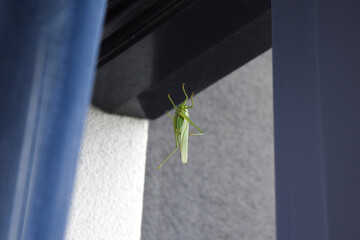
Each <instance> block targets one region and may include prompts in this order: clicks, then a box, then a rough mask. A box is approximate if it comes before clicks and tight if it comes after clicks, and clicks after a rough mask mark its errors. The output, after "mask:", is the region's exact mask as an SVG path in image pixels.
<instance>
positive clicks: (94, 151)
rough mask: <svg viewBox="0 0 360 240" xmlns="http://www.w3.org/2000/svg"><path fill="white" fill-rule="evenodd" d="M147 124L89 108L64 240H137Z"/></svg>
mask: <svg viewBox="0 0 360 240" xmlns="http://www.w3.org/2000/svg"><path fill="white" fill-rule="evenodd" d="M147 137H148V121H147V120H140V119H135V118H129V117H121V116H115V115H110V114H106V113H103V112H101V111H100V110H98V109H95V108H91V109H90V111H89V115H88V121H87V126H86V129H85V135H84V138H83V139H84V140H83V147H82V151H81V156H80V160H79V165H78V170H77V177H76V181H75V189H74V193H73V202H72V207H71V210H70V214H69V219H68V227H67V233H66V238H65V239H67V240H70V239H71V240H83V239H84V240H92V239H94V240H95V239H96V240H99V239H106V240H112V239H116V240H118V239H122V240H127V239H129V240H130V239H131V240H139V239H140V236H141V217H142V206H143V192H144V175H145V174H144V173H145V159H146V144H147Z"/></svg>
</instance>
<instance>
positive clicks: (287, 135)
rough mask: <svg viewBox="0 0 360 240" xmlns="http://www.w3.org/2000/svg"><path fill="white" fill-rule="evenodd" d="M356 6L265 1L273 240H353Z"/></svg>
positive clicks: (359, 162)
mask: <svg viewBox="0 0 360 240" xmlns="http://www.w3.org/2000/svg"><path fill="white" fill-rule="evenodd" d="M359 11H360V1H356V0H350V1H341V0H305V1H288V0H273V1H272V20H273V23H272V24H273V29H272V30H273V67H274V128H275V129H274V130H275V169H276V213H277V239H278V240H304V239H306V240H338V239H339V240H342V239H346V240H358V239H360V228H359V226H360V204H359V203H360V190H359V189H360V188H359V185H360V67H359V66H360V44H359V43H360V28H359V22H360V15H359Z"/></svg>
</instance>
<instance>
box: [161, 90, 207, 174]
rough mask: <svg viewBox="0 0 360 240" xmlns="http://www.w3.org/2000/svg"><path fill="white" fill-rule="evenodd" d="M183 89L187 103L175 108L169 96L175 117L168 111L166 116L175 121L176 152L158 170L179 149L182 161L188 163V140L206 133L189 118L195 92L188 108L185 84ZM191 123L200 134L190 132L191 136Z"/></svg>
mask: <svg viewBox="0 0 360 240" xmlns="http://www.w3.org/2000/svg"><path fill="white" fill-rule="evenodd" d="M182 89H183V91H184V94H185V97H186V98H185V101H184V102H183V103H182V104H180V105H179V106H175V104H174V102H173V100H172V99H171V97H170V94H168V98H169V99H170V101H171V103H172V105H173V106H174V108H175V111H176V112H175V116H174V117H173V116H171V115H170V114H169V113H168V112H167V111H166V114H167V115H169V116H170V117H171V118H172V119H173V127H174V135H175V149H174V151H172V152H171V153H170V154H169V156H167V157H166V158H165V160H164V161H162V163H160V165H159V166H158V167H157V168H156V169H159V168H160V167H161V166H162V165H163V164H164V163H165V162H166V161H167V160H168V159H169V158H170V157H171V155H173V154H174V152H176V150H177V149H178V147H179V152H180V157H181V161H182V162H183V163H187V160H188V145H189V143H188V140H189V136H190V135H203V134H204V132H203V131H201V130H200V129H199V128H198V127H197V126H196V125H195V124H194V123H193V122H192V121H191V120H190V118H189V111H188V109H189V108H192V107H193V106H194V101H193V96H194V92H193V93H192V94H191V97H190V98H191V106H189V107H188V106H186V102H187V100H188V95H187V94H186V91H185V83H183V85H182ZM189 123H190V124H191V125H193V126H194V127H195V128H196V129H197V130H198V131H199V133H193V131H191V132H190V134H189Z"/></svg>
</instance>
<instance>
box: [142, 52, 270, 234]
mask: <svg viewBox="0 0 360 240" xmlns="http://www.w3.org/2000/svg"><path fill="white" fill-rule="evenodd" d="M271 57H272V56H271V51H268V52H266V53H265V54H263V55H261V56H259V57H258V58H256V59H254V60H253V61H251V62H250V63H248V64H246V65H245V66H243V67H242V68H240V69H239V70H237V71H235V72H233V73H231V74H229V75H228V76H226V77H225V78H224V79H222V80H220V82H218V83H216V84H214V85H212V86H211V87H209V88H208V89H206V90H205V91H203V92H201V93H200V94H198V95H196V96H195V99H194V103H195V107H194V108H193V109H190V110H191V111H190V117H191V119H192V120H193V122H194V123H195V124H197V126H198V127H199V128H200V129H202V130H204V131H205V135H204V136H191V137H190V147H189V149H190V150H189V162H188V163H187V164H186V165H184V164H182V163H181V160H180V157H179V154H174V155H173V156H172V157H171V158H170V159H169V160H168V162H167V163H166V164H165V165H164V166H163V167H162V168H161V169H160V170H159V171H155V168H156V166H157V165H158V164H159V163H160V162H161V161H162V160H163V159H164V158H165V157H166V156H167V154H168V153H170V152H171V150H172V149H173V148H174V146H175V144H174V138H173V136H172V134H173V130H172V121H171V119H170V118H169V117H168V116H166V115H164V116H162V117H160V118H159V119H157V120H155V121H151V122H150V125H149V141H148V151H147V163H146V164H147V166H146V178H145V179H146V181H145V193H144V210H143V224H142V240H170V239H171V240H208V239H219V240H220V239H221V240H225V239H241V240H273V239H275V200H274V148H273V144H274V140H273V108H272V106H273V105H272V61H271ZM179 87H180V86H179ZM191 90H192V89H189V92H190V91H191ZM172 113H173V112H172Z"/></svg>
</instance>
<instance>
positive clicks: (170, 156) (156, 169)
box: [156, 145, 178, 170]
mask: <svg viewBox="0 0 360 240" xmlns="http://www.w3.org/2000/svg"><path fill="white" fill-rule="evenodd" d="M177 149H178V146H177V145H176V147H175V149H174V151H172V152H171V153H170V154H169V156H167V157H166V158H165V160H164V161H162V163H160V165H159V166H158V167H157V168H156V170H159V168H161V166H162V165H164V163H165V162H166V161H167V160H168V159H169V158H170V157H171V156H172V155H173V154H174V153H175V152H176V150H177Z"/></svg>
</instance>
